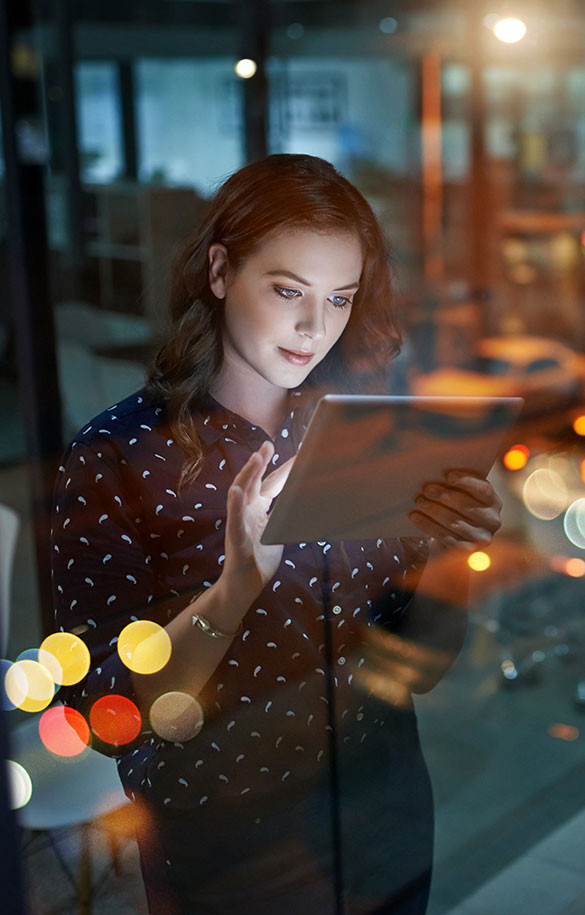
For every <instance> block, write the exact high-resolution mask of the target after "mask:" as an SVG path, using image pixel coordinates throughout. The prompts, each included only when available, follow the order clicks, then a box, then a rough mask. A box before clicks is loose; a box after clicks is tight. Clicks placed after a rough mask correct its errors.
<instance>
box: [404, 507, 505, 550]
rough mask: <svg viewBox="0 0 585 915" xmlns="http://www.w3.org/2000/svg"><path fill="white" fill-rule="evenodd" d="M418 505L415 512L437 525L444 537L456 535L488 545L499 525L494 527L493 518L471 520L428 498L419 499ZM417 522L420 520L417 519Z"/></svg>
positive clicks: (465, 539)
mask: <svg viewBox="0 0 585 915" xmlns="http://www.w3.org/2000/svg"><path fill="white" fill-rule="evenodd" d="M416 505H417V507H416V509H415V512H414V514H415V515H417V516H420V517H421V518H425V519H428V521H429V522H430V523H432V524H434V525H437V530H438V531H441V532H442V536H443V537H445V536H447V537H454V538H455V539H456V540H461V541H465V542H467V543H474V544H477V545H482V546H487V545H488V544H489V543H491V541H492V537H493V534H494V532H495V530H497V527H498V526H499V525H497V526H496V527H495V530H494V529H492V528H493V526H494V519H492V518H490V519H489V522H487V523H479V524H478V523H473V522H470V521H469V520H468V519H466V518H462V517H461V515H459V514H457V513H456V512H453V511H452V510H451V509H449V508H446V507H445V506H444V505H440V504H438V503H437V502H429V501H428V500H426V499H417V503H416ZM415 523H418V522H417V521H415ZM488 525H489V526H488Z"/></svg>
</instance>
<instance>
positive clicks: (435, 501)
mask: <svg viewBox="0 0 585 915" xmlns="http://www.w3.org/2000/svg"><path fill="white" fill-rule="evenodd" d="M416 504H417V507H418V508H420V509H421V510H422V511H423V512H424V513H425V514H431V515H432V514H433V512H434V511H435V509H434V508H433V506H437V510H438V509H439V508H442V509H444V510H446V511H448V512H451V514H452V515H453V520H455V518H456V517H460V518H462V519H463V520H464V521H466V522H467V523H468V524H471V525H472V526H474V527H478V528H483V527H485V528H487V529H488V530H489V531H491V532H492V534H494V533H495V532H496V531H497V530H498V528H499V527H500V523H501V522H500V506H499V505H497V504H495V503H494V504H493V505H490V506H486V505H483V504H481V503H480V502H478V501H477V500H476V499H474V498H473V496H470V495H469V494H468V493H464V492H461V491H460V490H458V489H454V488H452V487H447V486H441V485H439V484H436V483H431V484H429V485H427V486H425V487H424V488H423V491H422V494H420V495H419V496H417V499H416ZM442 517H447V516H446V515H443V516H442Z"/></svg>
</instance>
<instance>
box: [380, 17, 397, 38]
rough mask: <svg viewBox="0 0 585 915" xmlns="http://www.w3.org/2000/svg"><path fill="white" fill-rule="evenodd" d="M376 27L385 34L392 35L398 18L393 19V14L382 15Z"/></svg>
mask: <svg viewBox="0 0 585 915" xmlns="http://www.w3.org/2000/svg"><path fill="white" fill-rule="evenodd" d="M378 28H379V29H380V31H381V32H384V34H385V35H393V34H394V32H395V31H396V29H397V28H398V20H397V19H395V18H394V16H384V18H383V19H380V22H379V23H378Z"/></svg>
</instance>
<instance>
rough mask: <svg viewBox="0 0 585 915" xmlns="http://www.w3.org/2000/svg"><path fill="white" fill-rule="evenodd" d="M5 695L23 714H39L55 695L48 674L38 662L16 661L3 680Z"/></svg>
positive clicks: (51, 680)
mask: <svg viewBox="0 0 585 915" xmlns="http://www.w3.org/2000/svg"><path fill="white" fill-rule="evenodd" d="M4 689H5V690H6V695H7V696H8V698H9V699H10V701H11V702H12V704H13V705H15V706H16V707H17V708H20V709H22V710H23V712H41V711H42V710H43V709H45V708H46V707H47V706H48V705H49V703H50V702H51V700H52V698H53V696H54V695H55V683H54V681H53V678H52V676H51V674H50V672H49V671H48V670H47V668H46V667H45V666H44V664H40V663H39V662H38V661H29V660H26V661H16V662H15V663H14V664H13V665H12V667H10V669H9V670H8V671H7V673H6V677H5V678H4Z"/></svg>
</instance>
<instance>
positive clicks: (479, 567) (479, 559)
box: [467, 550, 492, 572]
mask: <svg viewBox="0 0 585 915" xmlns="http://www.w3.org/2000/svg"><path fill="white" fill-rule="evenodd" d="M467 564H468V566H469V568H470V569H473V571H474V572H485V570H486V569H489V567H490V566H491V564H492V561H491V559H490V557H489V556H488V554H487V553H484V552H483V550H476V551H475V552H474V553H471V555H470V556H468V557H467Z"/></svg>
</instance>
